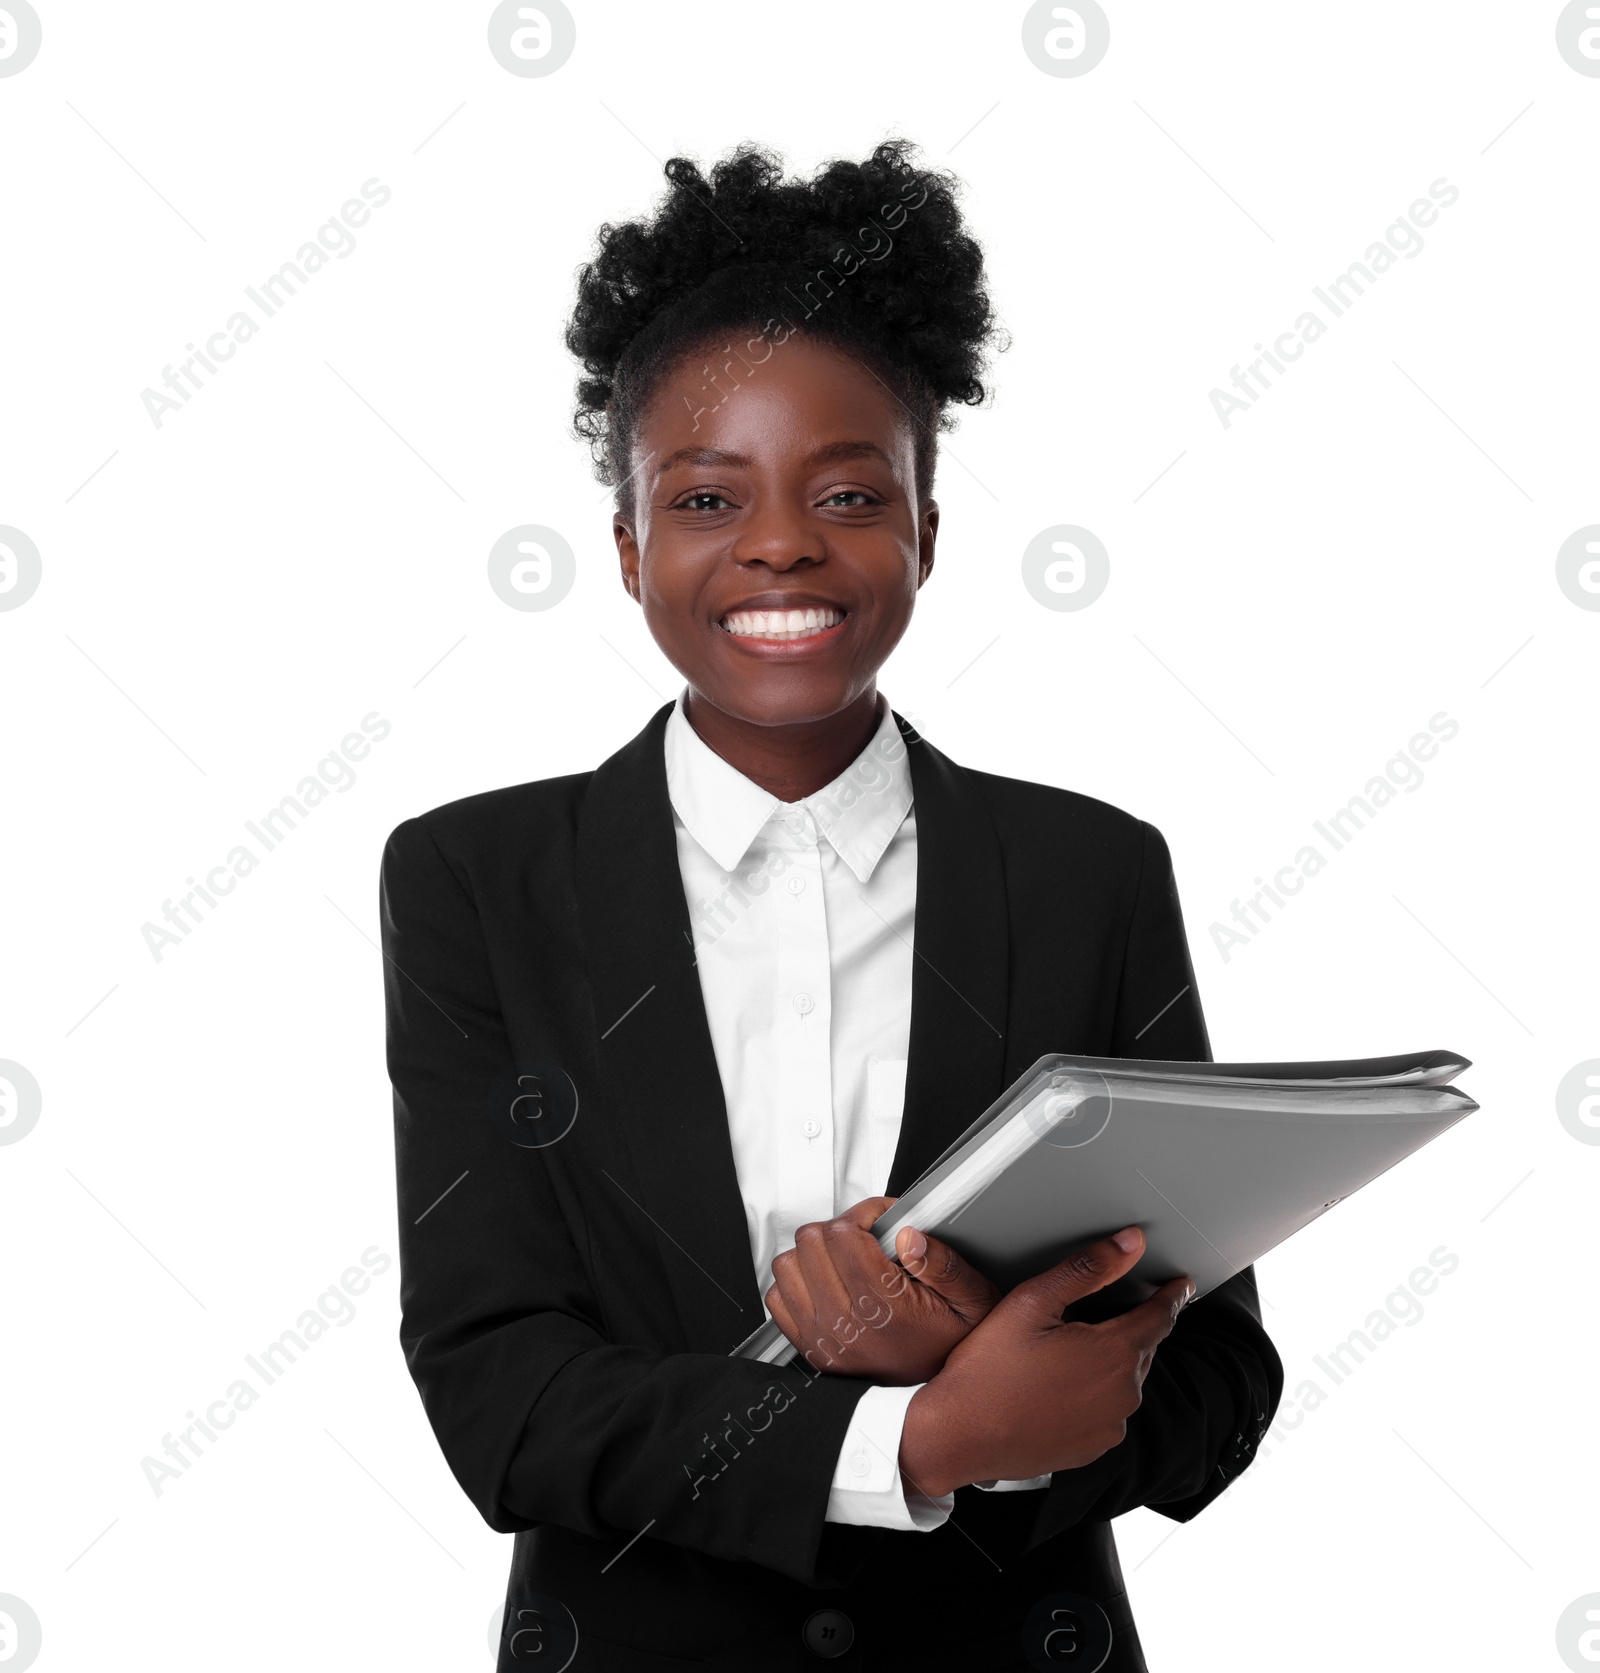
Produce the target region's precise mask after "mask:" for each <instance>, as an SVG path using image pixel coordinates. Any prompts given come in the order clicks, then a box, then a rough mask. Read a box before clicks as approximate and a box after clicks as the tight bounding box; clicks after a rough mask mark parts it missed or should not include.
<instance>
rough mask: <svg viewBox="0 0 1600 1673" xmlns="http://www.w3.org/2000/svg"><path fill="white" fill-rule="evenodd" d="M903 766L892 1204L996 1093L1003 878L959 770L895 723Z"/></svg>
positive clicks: (994, 846)
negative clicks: (905, 1007)
mask: <svg viewBox="0 0 1600 1673" xmlns="http://www.w3.org/2000/svg"><path fill="white" fill-rule="evenodd" d="M894 718H895V721H896V723H897V724H898V726H899V728H900V733H901V736H902V737H904V738H905V740H906V747H907V749H908V750H909V752H910V754H909V759H910V762H911V787H912V793H913V795H914V797H915V801H914V803H913V811H914V814H915V817H916V821H917V908H916V929H915V935H914V938H913V944H914V947H915V953H916V957H915V961H914V968H913V971H912V977H911V1045H910V1050H909V1056H908V1062H907V1067H906V1100H905V1112H904V1114H903V1116H902V1118H901V1122H900V1140H899V1143H898V1145H897V1146H896V1149H895V1153H894V1163H893V1165H892V1166H891V1168H890V1170H889V1182H888V1185H887V1186H886V1187H885V1189H886V1191H887V1193H888V1194H889V1195H890V1196H899V1195H900V1194H901V1193H902V1192H903V1191H904V1190H905V1188H906V1187H907V1186H908V1185H909V1184H910V1183H911V1182H912V1181H913V1180H914V1179H915V1178H916V1177H917V1175H918V1174H920V1173H921V1172H922V1171H923V1170H924V1169H925V1168H926V1167H927V1166H928V1165H929V1164H930V1163H931V1162H932V1161H933V1160H934V1158H935V1157H936V1156H938V1155H939V1153H940V1152H941V1151H942V1150H944V1149H945V1147H946V1146H947V1145H949V1144H950V1142H951V1141H952V1140H953V1139H954V1138H955V1137H956V1136H957V1135H958V1134H959V1133H960V1132H962V1131H963V1129H965V1128H966V1127H967V1126H969V1125H970V1124H971V1122H972V1121H973V1120H974V1119H975V1118H976V1117H977V1116H978V1115H980V1114H981V1113H982V1112H983V1111H984V1110H985V1109H986V1108H987V1107H988V1106H989V1105H990V1104H992V1103H993V1102H994V1100H995V1099H996V1098H997V1097H998V1096H999V1095H1000V1093H1001V1092H1002V1091H1004V1089H1005V1078H1004V1077H1005V1027H1006V1003H1007V975H1006V971H1007V963H1008V959H1009V941H1010V937H1009V935H1008V933H1007V929H1006V890H1005V872H1004V867H1003V865H1002V861H1001V855H1000V841H999V838H998V837H997V836H996V834H995V830H994V824H993V821H992V820H991V819H990V818H989V814H988V810H987V809H986V808H985V807H984V805H983V803H982V801H981V799H980V798H979V796H978V792H977V789H976V787H975V786H974V785H973V783H972V781H971V778H970V777H969V775H968V774H967V772H966V770H965V769H964V768H962V767H958V766H957V765H956V764H955V763H954V762H953V761H951V760H949V758H948V757H946V756H944V755H941V754H940V753H939V751H938V750H936V749H935V748H934V747H933V746H932V744H930V743H928V742H926V741H925V740H924V739H923V738H921V737H920V736H919V735H918V734H917V731H916V728H915V727H913V726H912V725H911V724H910V722H908V721H907V720H906V719H905V718H904V717H903V716H901V715H899V714H896V715H895V717H894Z"/></svg>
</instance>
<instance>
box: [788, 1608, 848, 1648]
mask: <svg viewBox="0 0 1600 1673" xmlns="http://www.w3.org/2000/svg"><path fill="white" fill-rule="evenodd" d="M800 1640H801V1642H802V1643H803V1644H804V1645H805V1647H806V1648H807V1649H808V1650H809V1651H810V1652H811V1653H812V1655H814V1656H820V1657H821V1658H822V1659H823V1660H824V1661H832V1660H833V1658H834V1657H835V1656H842V1655H844V1654H845V1653H846V1652H847V1651H848V1650H849V1648H850V1646H851V1645H852V1644H854V1643H855V1641H856V1629H855V1628H854V1627H853V1626H852V1625H851V1624H850V1617H849V1616H848V1615H847V1614H845V1612H844V1611H843V1610H842V1609H819V1610H818V1611H817V1612H816V1614H815V1615H813V1616H811V1618H810V1619H809V1620H808V1621H807V1622H806V1624H805V1625H804V1626H803V1627H802V1628H801V1629H800Z"/></svg>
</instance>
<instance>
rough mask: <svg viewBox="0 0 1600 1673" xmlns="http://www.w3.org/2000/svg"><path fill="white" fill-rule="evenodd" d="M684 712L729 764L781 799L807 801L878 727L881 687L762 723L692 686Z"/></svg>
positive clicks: (699, 732)
mask: <svg viewBox="0 0 1600 1673" xmlns="http://www.w3.org/2000/svg"><path fill="white" fill-rule="evenodd" d="M683 708H684V714H685V716H686V717H687V719H688V721H689V724H690V725H691V726H692V727H693V728H694V729H695V731H696V732H697V733H698V734H699V735H700V738H701V741H702V742H703V743H705V744H706V746H707V747H708V748H710V749H712V750H714V751H715V752H716V753H717V754H718V755H720V756H721V757H722V759H723V760H724V761H726V762H727V763H728V765H729V766H730V767H733V768H735V769H736V770H737V771H739V772H741V773H743V774H744V776H745V777H746V778H748V779H750V780H751V781H752V782H754V783H756V784H759V785H760V786H761V788H762V789H763V790H765V791H766V792H767V793H768V794H769V795H772V796H776V797H777V798H778V800H779V801H780V802H798V801H803V800H804V799H805V798H806V797H807V796H811V795H814V794H815V793H816V792H817V791H818V790H821V789H822V788H823V786H824V785H828V784H832V783H833V781H834V780H835V779H836V778H837V777H838V776H839V775H840V773H842V772H843V771H844V770H845V768H846V767H848V766H849V765H850V763H851V762H852V761H854V760H855V758H856V757H857V756H858V755H859V754H860V753H861V752H862V750H864V749H865V748H866V747H867V745H868V743H869V742H870V741H871V739H872V734H873V733H874V732H875V731H877V729H878V691H877V687H876V686H869V687H868V688H867V689H866V690H865V691H864V692H862V693H861V695H860V696H859V697H857V698H855V699H854V700H853V701H852V702H850V703H849V704H847V705H846V706H845V707H844V708H842V709H840V710H839V711H838V713H836V714H831V715H825V716H824V717H823V718H822V719H820V720H807V721H798V722H796V723H795V724H793V725H780V726H763V725H759V724H757V723H756V722H754V721H749V720H744V719H741V718H740V717H739V716H738V715H731V714H729V713H728V712H727V711H726V710H724V709H718V708H713V707H712V705H711V704H710V703H708V702H707V701H706V699H705V698H704V697H702V696H701V695H700V694H699V693H698V692H696V691H695V690H694V689H693V688H692V687H691V689H690V691H689V694H688V696H687V697H686V698H685V699H684V705H683Z"/></svg>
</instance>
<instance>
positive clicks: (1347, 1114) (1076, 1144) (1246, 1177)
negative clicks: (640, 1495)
mask: <svg viewBox="0 0 1600 1673" xmlns="http://www.w3.org/2000/svg"><path fill="white" fill-rule="evenodd" d="M1468 1067H1470V1065H1469V1063H1468V1061H1467V1059H1465V1058H1463V1057H1458V1056H1456V1055H1455V1054H1454V1053H1453V1052H1445V1051H1432V1052H1422V1053H1418V1054H1416V1055H1412V1056H1398V1057H1372V1058H1359V1059H1350V1060H1346V1061H1342V1062H1330V1063H1170V1062H1158V1061H1144V1060H1136V1059H1132V1058H1110V1057H1069V1056H1062V1055H1052V1056H1048V1057H1041V1058H1040V1059H1039V1061H1038V1062H1037V1063H1035V1064H1034V1065H1033V1067H1032V1068H1031V1069H1029V1070H1028V1072H1027V1073H1026V1074H1025V1075H1023V1076H1022V1078H1021V1079H1020V1080H1018V1081H1017V1082H1016V1084H1015V1085H1013V1086H1012V1087H1010V1088H1009V1089H1008V1090H1007V1091H1006V1092H1005V1093H1004V1094H1002V1096H1001V1097H1000V1098H998V1099H997V1100H996V1101H995V1102H994V1103H993V1104H992V1105H991V1106H990V1107H989V1108H988V1109H986V1110H985V1111H984V1112H983V1113H982V1114H981V1115H980V1116H979V1117H978V1118H977V1120H975V1121H974V1122H973V1123H972V1125H971V1126H970V1127H969V1128H968V1129H967V1130H966V1132H964V1133H963V1134H962V1135H961V1136H960V1137H959V1138H958V1139H957V1140H956V1141H955V1142H954V1143H953V1144H952V1145H951V1146H950V1147H949V1149H947V1150H946V1151H945V1153H944V1154H943V1155H942V1156H940V1157H939V1158H938V1160H937V1161H935V1162H934V1163H933V1165H932V1166H931V1167H929V1168H928V1169H927V1171H926V1172H924V1173H923V1174H922V1176H921V1177H920V1178H919V1179H918V1180H917V1181H916V1182H915V1184H913V1185H911V1186H910V1187H909V1188H908V1189H907V1190H906V1192H905V1194H904V1195H903V1196H902V1197H900V1198H899V1199H898V1201H896V1202H895V1203H894V1204H893V1205H892V1206H891V1207H890V1208H889V1210H888V1211H887V1212H886V1213H885V1214H884V1215H883V1216H882V1217H881V1218H880V1219H879V1220H878V1221H877V1222H876V1224H875V1225H874V1226H873V1228H872V1230H873V1233H874V1235H875V1236H876V1237H877V1239H878V1243H879V1246H880V1247H881V1248H882V1249H883V1251H884V1253H885V1254H886V1255H888V1256H889V1257H890V1258H891V1259H893V1258H894V1241H895V1234H896V1233H897V1232H899V1231H900V1229H901V1228H902V1227H904V1226H915V1227H917V1228H918V1229H919V1230H921V1231H923V1232H926V1233H928V1234H930V1235H931V1236H934V1237H938V1238H942V1239H943V1240H944V1241H945V1242H946V1243H948V1244H950V1245H951V1246H952V1247H953V1248H955V1249H956V1250H957V1251H958V1252H959V1253H960V1254H962V1255H963V1256H965V1257H966V1259H967V1260H969V1261H970V1262H971V1263H972V1264H973V1265H974V1266H976V1267H977V1268H978V1269H979V1271H981V1272H983V1273H985V1274H987V1275H988V1277H989V1278H990V1279H992V1280H993V1281H994V1282H995V1283H996V1284H998V1285H999V1286H1000V1287H1001V1288H1002V1289H1010V1288H1012V1287H1013V1286H1014V1285H1016V1284H1018V1283H1021V1282H1022V1280H1023V1279H1025V1278H1030V1277H1032V1276H1033V1275H1034V1274H1035V1273H1039V1272H1043V1271H1045V1270H1046V1269H1047V1268H1049V1267H1051V1266H1054V1265H1055V1264H1056V1262H1057V1261H1059V1260H1061V1259H1062V1258H1063V1257H1064V1256H1066V1255H1068V1254H1070V1253H1071V1252H1072V1251H1073V1250H1074V1249H1077V1248H1080V1247H1082V1245H1084V1244H1085V1243H1089V1242H1092V1241H1093V1240H1094V1239H1096V1238H1099V1237H1104V1236H1106V1235H1108V1234H1109V1233H1111V1232H1114V1231H1118V1230H1120V1229H1121V1228H1122V1227H1123V1226H1140V1227H1142V1228H1143V1230H1144V1234H1145V1252H1144V1254H1143V1256H1142V1257H1141V1258H1140V1260H1139V1263H1138V1265H1137V1266H1135V1267H1134V1269H1133V1271H1132V1272H1131V1273H1129V1274H1128V1276H1127V1278H1126V1279H1124V1280H1123V1281H1122V1282H1121V1284H1120V1285H1119V1286H1118V1287H1117V1289H1116V1292H1115V1295H1114V1297H1112V1298H1110V1299H1109V1300H1108V1301H1107V1302H1104V1303H1102V1305H1101V1308H1100V1310H1099V1316H1104V1313H1105V1312H1106V1311H1114V1310H1116V1307H1117V1306H1120V1305H1130V1304H1132V1302H1133V1301H1135V1300H1137V1299H1139V1298H1140V1297H1141V1296H1143V1295H1148V1294H1150V1293H1151V1291H1152V1289H1153V1288H1154V1286H1155V1285H1158V1284H1161V1283H1165V1282H1166V1281H1167V1280H1168V1279H1170V1278H1177V1277H1188V1278H1191V1279H1193V1281H1194V1283H1195V1286H1196V1294H1197V1295H1204V1294H1205V1293H1206V1292H1207V1291H1208V1290H1212V1289H1215V1288H1216V1287H1217V1285H1219V1284H1222V1283H1225V1282H1226V1281H1227V1280H1228V1279H1229V1278H1231V1277H1233V1275H1234V1274H1235V1273H1237V1272H1240V1271H1242V1270H1243V1269H1244V1268H1245V1267H1247V1266H1249V1265H1250V1264H1251V1262H1252V1261H1255V1260H1257V1259H1259V1258H1260V1257H1261V1256H1262V1255H1264V1254H1266V1252H1267V1251H1268V1250H1269V1249H1272V1248H1275V1247H1276V1246H1277V1245H1278V1244H1279V1243H1281V1242H1283V1240H1284V1239H1285V1238H1287V1237H1290V1236H1292V1235H1293V1234H1294V1233H1295V1232H1297V1231H1299V1229H1300V1228H1301V1227H1302V1226H1304V1225H1306V1224H1307V1223H1309V1222H1310V1221H1312V1220H1314V1219H1316V1218H1317V1216H1318V1215H1319V1214H1323V1213H1325V1212H1326V1211H1327V1210H1328V1209H1330V1208H1332V1207H1333V1206H1334V1204H1335V1203H1337V1202H1340V1201H1342V1200H1343V1199H1344V1198H1345V1197H1348V1196H1349V1195H1350V1194H1351V1193H1352V1192H1353V1191H1358V1190H1359V1189H1360V1188H1361V1187H1362V1186H1363V1185H1365V1184H1367V1183H1368V1182H1369V1181H1371V1180H1374V1179H1376V1178H1377V1177H1378V1175H1379V1174H1381V1173H1385V1172H1387V1171H1388V1169H1390V1168H1392V1167H1393V1166H1394V1165H1395V1163H1396V1162H1399V1161H1402V1160H1403V1159H1404V1158H1405V1157H1407V1156H1409V1155H1411V1154H1412V1152H1413V1151H1416V1150H1419V1149H1421V1147H1422V1146H1423V1145H1425V1144H1427V1143H1428V1141H1429V1140H1430V1139H1434V1138H1437V1137H1438V1135H1439V1134H1440V1133H1442V1132H1444V1131H1445V1129H1446V1128H1448V1127H1451V1126H1453V1125H1454V1124H1455V1123H1456V1122H1457V1121H1459V1120H1460V1119H1461V1118H1462V1116H1464V1115H1469V1114H1471V1112H1472V1111H1473V1110H1475V1109H1477V1107H1478V1106H1477V1104H1475V1103H1474V1102H1473V1101H1472V1099H1471V1098H1469V1097H1468V1096H1467V1095H1466V1093H1464V1092H1462V1091H1460V1090H1459V1089H1458V1088H1456V1087H1454V1086H1452V1085H1451V1084H1450V1082H1451V1081H1453V1080H1454V1079H1455V1077H1456V1076H1457V1075H1458V1074H1460V1073H1461V1071H1462V1070H1463V1069H1466V1068H1468ZM1074 1316H1079V1315H1077V1314H1075V1315H1074ZM1084 1316H1093V1315H1091V1314H1088V1313H1086V1314H1085V1315H1084ZM734 1353H735V1354H736V1355H738V1356H740V1357H743V1358H746V1359H757V1360H761V1361H763V1362H764V1363H767V1364H787V1363H788V1362H789V1361H790V1360H791V1359H793V1358H794V1355H795V1350H794V1348H793V1347H792V1346H791V1344H790V1343H789V1342H788V1340H787V1339H786V1338H785V1337H784V1335H783V1333H782V1332H781V1331H780V1330H779V1329H778V1327H777V1326H776V1325H775V1324H773V1323H772V1322H771V1321H770V1320H769V1321H768V1322H767V1323H766V1324H765V1325H763V1326H762V1327H761V1328H760V1329H758V1330H757V1331H755V1332H754V1333H753V1334H752V1335H751V1336H749V1337H748V1338H747V1339H746V1340H745V1341H744V1342H742V1343H741V1344H740V1345H739V1346H738V1347H737V1348H736V1349H734Z"/></svg>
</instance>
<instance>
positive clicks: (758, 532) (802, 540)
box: [732, 502, 823, 575]
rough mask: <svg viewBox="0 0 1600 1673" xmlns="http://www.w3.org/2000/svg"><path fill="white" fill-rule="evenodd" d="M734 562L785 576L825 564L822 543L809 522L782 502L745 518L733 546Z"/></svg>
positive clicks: (756, 507)
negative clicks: (752, 565)
mask: <svg viewBox="0 0 1600 1673" xmlns="http://www.w3.org/2000/svg"><path fill="white" fill-rule="evenodd" d="M732 556H733V561H734V562H735V563H741V564H763V565H765V566H766V568H768V569H770V570H773V571H774V572H775V573H777V574H779V575H782V574H784V573H786V572H787V571H788V570H791V569H797V568H799V567H800V566H801V565H802V564H808V563H820V562H821V561H822V556H823V553H822V541H821V538H820V536H819V535H818V533H817V531H816V530H815V529H814V528H812V527H810V526H809V525H808V524H807V522H806V520H805V518H803V517H801V516H799V515H798V514H797V513H796V512H795V511H794V510H793V509H792V508H791V507H789V506H787V505H784V504H782V503H781V502H777V503H773V502H769V503H767V504H766V505H757V506H755V507H754V508H752V510H751V511H750V512H749V514H748V515H747V516H746V517H745V519H744V521H743V523H742V524H741V526H740V528H739V533H738V535H737V537H736V538H735V540H734V543H733V552H732Z"/></svg>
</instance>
